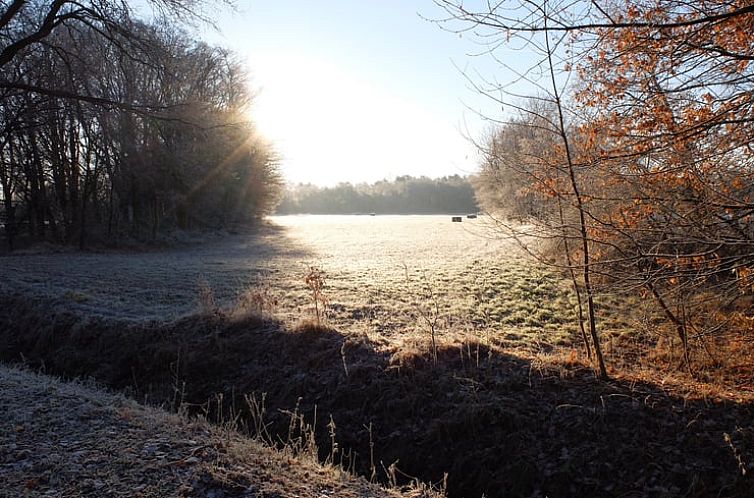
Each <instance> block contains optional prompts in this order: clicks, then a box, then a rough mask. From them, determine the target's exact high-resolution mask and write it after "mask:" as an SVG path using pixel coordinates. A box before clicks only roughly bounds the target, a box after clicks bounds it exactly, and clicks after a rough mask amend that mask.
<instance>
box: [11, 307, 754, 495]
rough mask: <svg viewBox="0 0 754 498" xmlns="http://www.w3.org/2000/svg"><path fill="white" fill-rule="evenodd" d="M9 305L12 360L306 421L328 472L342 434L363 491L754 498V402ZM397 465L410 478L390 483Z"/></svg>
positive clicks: (446, 357) (458, 358) (234, 329)
mask: <svg viewBox="0 0 754 498" xmlns="http://www.w3.org/2000/svg"><path fill="white" fill-rule="evenodd" d="M2 304H3V306H2V308H0V341H2V344H3V345H4V346H3V348H2V351H1V353H0V354H1V356H2V359H4V360H7V361H25V362H26V363H27V364H28V365H30V366H34V367H44V369H45V370H46V371H48V372H54V373H57V374H63V375H66V376H78V377H80V376H91V377H94V378H95V379H97V380H98V381H99V382H102V383H104V384H106V385H108V386H110V387H112V388H116V389H121V390H124V391H126V392H128V393H129V394H130V395H132V396H134V397H136V398H137V399H147V400H148V401H150V402H157V403H162V404H173V405H177V404H179V402H181V401H182V402H183V406H184V407H185V406H188V407H191V408H192V409H193V410H194V411H198V412H203V413H207V414H208V416H209V417H218V418H224V419H228V418H235V419H236V420H239V421H242V422H245V423H246V426H247V427H249V428H252V429H253V428H254V427H256V428H257V430H259V428H260V427H263V430H262V431H260V432H269V436H270V438H271V439H272V440H275V441H279V440H283V441H286V442H288V443H291V442H292V441H293V442H295V441H298V440H300V439H302V438H305V437H306V436H307V434H306V433H305V434H301V433H299V432H297V428H300V427H301V425H302V424H301V423H300V422H301V419H300V418H299V415H300V416H301V417H303V419H304V420H305V421H306V423H308V424H311V425H312V426H313V427H314V430H315V438H316V440H317V442H318V445H319V448H320V457H322V458H325V457H328V456H330V457H332V455H333V451H332V440H331V435H330V429H333V430H334V432H335V440H336V441H337V447H338V451H337V452H335V458H334V459H335V460H336V461H340V460H341V459H342V460H343V461H344V462H350V463H349V465H352V466H354V467H355V469H356V470H358V471H359V472H361V473H362V474H363V475H367V476H369V475H371V474H372V473H373V472H375V473H376V474H377V475H378V477H379V478H381V479H383V480H387V479H388V477H387V475H388V474H392V475H393V477H396V476H397V477H398V478H399V479H400V477H401V476H402V475H409V476H417V477H419V478H421V479H422V480H424V481H431V482H435V483H438V482H441V481H443V477H444V474H445V473H447V474H448V478H447V487H448V488H447V489H448V493H449V495H450V496H451V497H459V498H460V497H479V496H481V495H482V494H484V495H486V496H488V497H507V496H520V497H528V496H545V495H546V496H549V497H551V498H557V497H571V496H582V497H589V496H595V497H597V496H599V497H610V496H615V497H619V496H620V497H634V496H636V497H638V496H642V497H643V496H647V497H671V496H672V497H676V496H678V497H680V496H683V497H706V496H719V497H726V496H727V497H736V498H739V497H740V498H742V497H750V496H752V495H751V489H752V487H753V486H754V481H752V478H751V476H752V473H754V427H753V421H754V402H752V400H751V399H750V398H738V397H735V396H729V397H725V396H719V397H718V398H716V399H712V398H709V397H708V398H706V399H705V398H702V397H699V396H697V395H695V394H694V393H690V392H685V391H682V390H681V389H679V388H676V387H672V386H669V385H668V386H663V385H656V384H652V383H648V382H639V381H637V380H636V379H631V378H620V377H619V378H616V379H614V380H612V381H610V382H601V381H598V380H596V379H595V378H594V375H593V374H592V372H591V371H590V370H589V369H588V368H586V367H585V366H584V365H582V364H581V363H579V362H575V361H565V360H557V361H556V360H552V359H550V360H546V361H545V360H543V359H542V358H540V357H536V356H533V355H530V354H524V353H522V352H518V353H512V352H510V351H504V350H502V349H500V348H496V347H490V346H486V345H483V344H480V343H479V342H475V341H472V340H467V341H461V340H455V341H453V340H445V341H444V342H443V343H442V344H441V345H440V348H439V351H438V359H437V362H436V363H435V362H434V361H432V360H431V359H430V358H431V356H430V355H429V354H428V352H427V351H426V348H425V347H424V346H423V345H422V344H418V345H416V346H415V347H414V348H413V349H411V348H407V347H406V345H405V344H404V345H403V347H402V349H400V350H396V349H391V348H392V347H393V346H390V345H388V343H387V342H385V343H380V344H378V343H375V342H372V341H369V340H368V339H367V338H366V337H361V338H358V337H355V336H353V335H350V336H344V335H342V334H340V333H338V332H337V331H335V330H331V329H326V328H318V327H313V326H309V327H301V328H299V329H296V330H289V329H286V328H285V326H284V325H282V324H281V323H279V322H276V321H274V320H271V319H263V318H259V317H253V316H250V317H245V318H243V319H231V318H228V317H226V316H223V315H222V314H209V315H204V316H193V317H189V318H185V319H182V320H180V321H177V322H175V323H170V324H130V325H129V324H123V323H119V322H115V321H103V320H98V319H92V318H81V317H79V316H77V315H74V314H71V313H68V312H65V311H59V310H60V309H63V308H61V307H58V306H56V304H55V303H54V302H52V301H37V302H31V301H29V299H28V298H25V297H21V296H9V295H6V296H4V297H3V298H2ZM250 393H256V398H255V399H256V400H261V393H265V401H266V414H267V416H266V419H265V424H268V425H264V426H261V425H260V424H259V423H258V420H256V419H255V418H254V417H253V416H251V415H250V413H249V409H248V408H249V405H248V404H247V403H246V401H245V400H244V395H245V394H250ZM220 395H221V396H220ZM315 413H316V419H315ZM292 414H293V416H292ZM330 416H332V423H331V418H330ZM292 419H294V420H295V421H296V424H292V423H291V420H292ZM255 420H256V421H257V423H256V424H255ZM328 424H329V427H328ZM303 425H306V424H303ZM370 427H371V431H370V430H369V428H370ZM292 428H293V431H291V429H292ZM304 432H306V431H304ZM370 441H371V442H372V443H373V444H374V447H373V451H370ZM349 451H350V452H351V453H350V455H349ZM370 453H371V454H373V457H371V456H370ZM344 455H345V456H346V457H345V458H343V456H344ZM396 461H397V468H398V469H400V472H402V473H405V474H401V473H400V472H398V473H396V472H390V467H389V464H391V463H394V462H396ZM393 469H394V468H393ZM404 481H405V479H404Z"/></svg>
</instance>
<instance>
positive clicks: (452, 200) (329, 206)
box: [277, 175, 478, 214]
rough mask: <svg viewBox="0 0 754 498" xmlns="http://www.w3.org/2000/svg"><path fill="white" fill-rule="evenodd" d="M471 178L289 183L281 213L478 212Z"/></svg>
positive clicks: (405, 178) (402, 178) (408, 177)
mask: <svg viewBox="0 0 754 498" xmlns="http://www.w3.org/2000/svg"><path fill="white" fill-rule="evenodd" d="M477 209H478V208H477V204H476V200H475V198H474V189H473V187H472V186H471V183H470V182H469V179H468V178H466V177H462V176H459V175H453V176H445V177H442V178H436V179H434V178H427V177H424V176H422V177H412V176H399V177H397V178H396V179H395V180H392V181H390V180H382V181H379V182H376V183H372V184H367V183H360V184H357V185H353V184H351V183H340V184H338V185H337V186H335V187H319V186H316V185H311V184H306V185H303V184H299V185H291V186H288V187H287V188H286V189H285V191H284V193H283V197H282V200H281V202H280V204H279V206H278V209H277V214H302V213H307V214H357V213H360V214H364V213H376V214H450V213H474V212H476V211H477Z"/></svg>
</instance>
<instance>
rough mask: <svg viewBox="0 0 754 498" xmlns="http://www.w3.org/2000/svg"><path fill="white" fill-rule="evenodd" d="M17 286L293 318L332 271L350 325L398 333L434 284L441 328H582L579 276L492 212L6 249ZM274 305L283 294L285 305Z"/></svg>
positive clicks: (562, 335) (120, 312)
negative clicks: (540, 260) (249, 306)
mask: <svg viewBox="0 0 754 498" xmlns="http://www.w3.org/2000/svg"><path fill="white" fill-rule="evenodd" d="M2 264H3V266H4V274H5V275H6V279H5V280H6V283H5V285H7V286H8V287H9V288H10V289H12V290H20V291H23V292H30V293H32V294H35V295H38V296H40V297H45V298H51V297H52V298H56V299H59V300H62V302H63V303H64V305H65V306H66V307H67V308H69V309H71V310H73V311H77V312H83V313H85V314H88V315H92V316H99V317H106V318H115V319H119V320H128V321H152V320H157V321H169V320H173V319H176V318H179V317H182V316H186V315H189V314H191V313H195V312H197V311H200V310H201V309H202V308H203V307H206V306H205V304H206V303H204V301H205V300H206V297H207V292H208V291H211V295H212V298H213V301H214V303H216V304H217V306H220V307H233V306H235V304H234V303H238V302H242V303H243V302H244V300H248V299H247V298H248V296H249V292H252V293H255V294H260V293H261V294H264V295H265V297H266V301H265V303H264V305H265V311H266V312H271V311H274V313H275V314H276V315H277V316H278V317H280V318H281V319H283V320H285V321H286V322H288V323H290V324H296V323H298V322H300V321H302V320H306V319H308V318H312V310H310V308H311V307H312V304H313V303H312V299H311V295H310V290H309V289H308V287H307V286H306V284H305V283H304V278H305V276H306V275H307V273H308V272H309V270H310V267H312V266H315V267H317V268H321V269H322V270H323V271H325V272H326V274H327V286H326V288H325V289H324V290H323V292H324V294H325V295H326V297H327V300H328V306H327V309H326V320H327V322H328V323H329V324H331V325H332V326H334V327H337V328H338V329H340V330H343V331H345V332H358V333H369V334H377V335H381V336H395V335H397V334H398V335H401V334H405V333H406V332H411V331H413V330H414V329H417V328H420V327H421V322H422V320H421V316H419V315H421V313H423V312H424V309H425V308H426V306H427V296H426V294H427V292H428V291H429V292H431V293H432V295H433V298H434V299H436V301H437V306H436V309H435V310H434V311H433V313H435V314H436V315H437V316H436V317H435V318H436V322H437V326H438V331H439V332H440V333H443V331H447V330H453V331H454V332H468V333H474V334H477V335H480V336H489V335H491V334H493V333H494V335H495V337H497V338H498V339H505V338H507V339H509V340H519V339H521V338H524V337H533V336H536V339H537V340H538V341H541V342H545V343H552V344H560V343H563V342H565V341H568V340H570V338H571V337H572V336H573V334H574V332H575V326H574V323H575V322H574V318H575V316H574V313H573V309H574V302H573V298H572V296H571V293H570V290H569V287H568V283H567V282H566V281H564V280H562V279H561V278H560V277H559V276H557V275H555V274H554V273H552V272H551V271H549V270H547V269H544V268H538V267H536V266H532V264H531V262H530V261H529V260H527V259H526V258H525V256H524V255H523V254H521V253H520V251H519V250H518V248H517V247H516V245H515V243H513V242H511V241H507V240H497V239H494V238H492V237H489V236H488V233H487V231H486V229H485V225H484V222H483V219H478V220H465V222H464V223H462V224H458V223H451V222H450V218H449V217H448V216H375V217H372V216H288V217H275V218H273V219H272V226H271V227H269V228H267V229H265V230H263V231H261V232H260V233H257V234H247V235H229V236H225V237H222V238H218V239H217V240H211V241H208V242H205V243H203V244H196V245H191V246H186V247H180V248H173V249H169V250H159V251H149V252H139V253H120V252H117V253H116V252H105V253H64V254H61V253H56V254H33V255H23V256H11V257H5V258H3V259H2ZM272 303H274V304H275V306H274V308H275V309H274V310H273V309H272V308H273V306H272Z"/></svg>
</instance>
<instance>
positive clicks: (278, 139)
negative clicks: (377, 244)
mask: <svg viewBox="0 0 754 498" xmlns="http://www.w3.org/2000/svg"><path fill="white" fill-rule="evenodd" d="M251 67H253V68H255V70H254V79H253V84H254V85H255V86H256V88H257V89H258V96H257V101H256V104H255V106H254V107H253V109H252V112H253V117H254V120H255V121H256V122H257V125H258V127H259V129H260V131H261V132H262V133H263V134H265V135H266V136H267V138H269V139H270V140H272V141H273V143H275V145H276V147H277V148H278V150H279V151H280V152H281V154H282V156H283V172H284V174H285V175H286V177H287V179H288V180H289V181H296V182H298V181H301V182H312V183H318V184H334V183H336V182H338V181H352V182H358V181H375V180H378V179H381V178H385V177H389V176H393V175H395V174H401V173H402V172H403V171H419V172H420V174H426V175H430V176H437V175H445V174H455V173H459V174H464V173H467V172H468V171H469V170H471V169H473V164H474V163H473V158H470V157H469V149H470V146H469V144H468V143H467V142H466V140H465V139H464V138H463V137H462V135H461V133H460V132H459V131H458V130H457V129H456V128H455V127H454V125H453V124H451V123H448V122H447V121H445V120H443V119H442V118H440V117H438V116H437V115H434V114H433V113H432V112H431V111H430V110H427V109H423V108H421V107H418V106H417V105H416V104H412V103H410V102H408V101H407V100H405V99H402V98H401V97H400V96H397V95H394V94H391V93H390V92H389V90H387V89H383V88H378V87H376V86H375V85H373V84H371V83H370V82H369V81H365V80H363V79H361V78H359V77H358V76H356V75H354V74H352V73H350V72H348V71H347V70H345V69H343V68H341V67H337V66H335V65H333V64H332V63H330V62H328V61H327V60H322V59H319V60H316V59H312V58H304V57H301V56H297V55H295V54H268V55H266V56H265V57H257V58H254V59H253V60H252V61H251ZM439 144H441V146H438V145H439Z"/></svg>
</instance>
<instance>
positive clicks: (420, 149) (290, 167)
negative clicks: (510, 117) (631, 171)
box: [202, 0, 501, 185]
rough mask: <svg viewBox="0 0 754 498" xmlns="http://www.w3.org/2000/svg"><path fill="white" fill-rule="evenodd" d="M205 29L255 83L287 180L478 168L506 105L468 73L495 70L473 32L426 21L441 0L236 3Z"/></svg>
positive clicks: (259, 111) (258, 111)
mask: <svg viewBox="0 0 754 498" xmlns="http://www.w3.org/2000/svg"><path fill="white" fill-rule="evenodd" d="M236 3H237V11H235V12H232V11H218V15H217V17H216V19H215V21H216V27H217V30H211V29H205V30H204V31H203V35H202V36H203V37H204V38H205V39H206V40H208V41H209V42H211V43H213V44H218V45H222V46H226V47H228V48H231V49H233V50H234V51H235V52H236V53H237V54H238V55H239V56H240V57H241V58H242V59H243V60H244V61H245V62H246V63H247V64H248V67H249V70H250V73H251V76H252V78H251V84H252V86H253V87H254V89H255V90H256V92H257V96H256V101H255V104H254V107H253V109H252V111H251V112H252V118H253V120H254V121H255V122H256V123H257V127H258V129H259V131H260V132H261V133H262V134H263V135H265V136H266V137H267V138H268V139H269V140H271V141H272V143H273V144H274V145H275V147H276V148H277V150H278V151H279V153H280V154H281V157H282V164H281V169H282V172H283V174H284V176H285V178H286V180H287V181H289V182H302V183H314V184H319V185H334V184H337V183H338V182H352V183H358V182H374V181H377V180H380V179H383V178H393V177H395V176H398V175H405V174H409V175H414V176H419V175H426V176H430V177H438V176H444V175H453V174H460V175H466V174H470V173H473V172H474V171H475V170H476V168H477V163H478V155H477V149H476V147H475V146H474V145H473V143H472V142H471V141H470V140H469V138H473V139H478V138H479V137H480V136H481V134H482V133H483V132H484V130H485V129H486V128H488V127H489V123H487V122H485V120H484V119H482V117H480V115H483V116H487V117H493V118H495V117H499V115H500V113H501V109H500V106H499V105H497V104H495V103H494V101H492V100H490V99H489V98H485V97H483V96H481V95H479V94H478V92H476V91H474V90H473V89H472V88H471V87H470V85H469V83H468V81H467V79H466V77H465V76H464V73H466V74H468V75H474V74H476V73H477V72H479V73H482V74H484V75H487V77H490V76H493V77H494V76H495V75H494V73H495V72H496V71H500V68H497V67H495V66H494V65H492V64H491V61H490V59H488V58H485V57H474V56H469V55H468V54H473V53H478V52H479V50H480V48H479V47H478V46H477V45H474V44H473V42H472V41H471V40H470V39H468V38H467V37H463V36H459V35H458V34H455V33H451V32H448V31H446V30H443V29H441V28H440V27H439V26H438V25H437V24H435V23H432V22H429V21H427V20H425V19H423V18H422V16H423V17H426V18H431V19H438V18H441V17H442V15H443V12H442V11H441V10H440V9H439V8H438V7H437V6H436V5H435V4H434V3H433V2H432V0H414V1H409V0H318V1H313V0H286V1H274V0H238V1H237V2H236Z"/></svg>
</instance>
